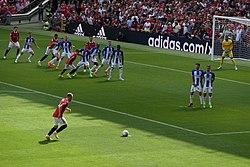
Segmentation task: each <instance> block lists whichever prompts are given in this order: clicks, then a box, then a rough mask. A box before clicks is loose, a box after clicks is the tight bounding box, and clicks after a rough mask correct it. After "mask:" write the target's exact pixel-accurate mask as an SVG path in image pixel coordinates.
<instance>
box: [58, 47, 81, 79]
mask: <svg viewBox="0 0 250 167" xmlns="http://www.w3.org/2000/svg"><path fill="white" fill-rule="evenodd" d="M79 52H80V50H78V49H77V50H76V51H75V52H72V53H71V56H70V58H69V59H68V60H67V61H66V63H65V67H64V69H63V70H62V72H61V74H59V78H63V74H64V73H65V72H66V71H67V70H73V69H75V68H76V67H75V66H74V64H73V62H74V61H75V59H76V58H77V56H78V55H79V54H80V53H79ZM68 76H70V75H68Z"/></svg>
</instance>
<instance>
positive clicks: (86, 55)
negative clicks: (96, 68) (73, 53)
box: [80, 49, 90, 62]
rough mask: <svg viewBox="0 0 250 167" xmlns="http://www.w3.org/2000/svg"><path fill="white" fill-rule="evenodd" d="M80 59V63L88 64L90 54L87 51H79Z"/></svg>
mask: <svg viewBox="0 0 250 167" xmlns="http://www.w3.org/2000/svg"><path fill="white" fill-rule="evenodd" d="M80 52H81V55H82V58H81V61H82V62H88V61H89V59H90V52H89V51H88V50H87V49H80Z"/></svg>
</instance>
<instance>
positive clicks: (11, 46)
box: [8, 42, 20, 48]
mask: <svg viewBox="0 0 250 167" xmlns="http://www.w3.org/2000/svg"><path fill="white" fill-rule="evenodd" d="M8 48H20V44H19V42H15V43H13V42H9V45H8Z"/></svg>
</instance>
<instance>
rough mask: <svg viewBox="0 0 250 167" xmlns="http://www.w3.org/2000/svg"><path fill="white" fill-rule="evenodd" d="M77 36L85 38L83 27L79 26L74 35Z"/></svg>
mask: <svg viewBox="0 0 250 167" xmlns="http://www.w3.org/2000/svg"><path fill="white" fill-rule="evenodd" d="M74 34H75V35H79V36H84V32H83V30H82V25H81V24H79V25H78V27H77V28H76V31H75V33H74Z"/></svg>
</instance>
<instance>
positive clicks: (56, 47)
mask: <svg viewBox="0 0 250 167" xmlns="http://www.w3.org/2000/svg"><path fill="white" fill-rule="evenodd" d="M62 42H63V41H62V40H59V41H58V42H57V44H56V45H55V47H54V49H55V50H59V49H60V46H62Z"/></svg>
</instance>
